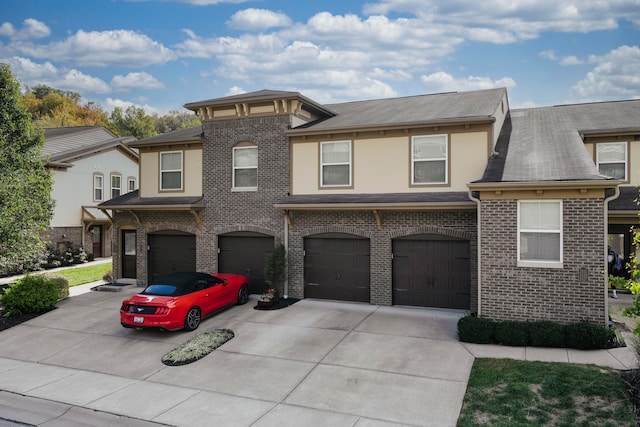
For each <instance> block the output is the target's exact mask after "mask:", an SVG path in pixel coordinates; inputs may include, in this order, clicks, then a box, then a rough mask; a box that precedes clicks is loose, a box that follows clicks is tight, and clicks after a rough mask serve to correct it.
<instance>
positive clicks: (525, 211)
mask: <svg viewBox="0 0 640 427" xmlns="http://www.w3.org/2000/svg"><path fill="white" fill-rule="evenodd" d="M518 265H519V266H521V267H554V268H561V267H562V201H560V200H521V201H519V202H518Z"/></svg>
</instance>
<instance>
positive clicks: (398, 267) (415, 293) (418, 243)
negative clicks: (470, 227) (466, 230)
mask: <svg viewBox="0 0 640 427" xmlns="http://www.w3.org/2000/svg"><path fill="white" fill-rule="evenodd" d="M393 302H394V304H397V305H415V306H425V307H444V308H457V309H469V304H470V244H469V242H468V241H467V240H461V239H460V240H457V239H448V238H446V237H444V236H443V237H441V238H437V237H433V236H431V237H429V238H422V239H416V240H412V239H407V238H405V239H396V240H394V241H393Z"/></svg>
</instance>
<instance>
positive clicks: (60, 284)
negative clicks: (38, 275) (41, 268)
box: [45, 274, 69, 301]
mask: <svg viewBox="0 0 640 427" xmlns="http://www.w3.org/2000/svg"><path fill="white" fill-rule="evenodd" d="M45 277H46V278H47V279H48V280H50V281H52V282H53V283H54V284H55V285H56V288H57V289H58V301H60V300H63V299H65V298H69V281H68V280H67V278H66V277H64V276H61V275H59V274H47V275H45Z"/></svg>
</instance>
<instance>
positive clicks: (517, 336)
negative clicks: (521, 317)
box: [493, 321, 529, 347]
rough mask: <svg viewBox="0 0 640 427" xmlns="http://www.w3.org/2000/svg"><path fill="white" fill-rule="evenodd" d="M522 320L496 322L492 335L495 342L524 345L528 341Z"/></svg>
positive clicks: (517, 345)
mask: <svg viewBox="0 0 640 427" xmlns="http://www.w3.org/2000/svg"><path fill="white" fill-rule="evenodd" d="M524 326H526V325H523V323H522V322H512V321H505V322H498V323H496V327H495V331H494V333H493V336H494V338H495V341H496V343H498V344H502V345H510V346H516V347H524V346H526V345H527V344H528V343H529V334H528V331H527V328H526V327H524Z"/></svg>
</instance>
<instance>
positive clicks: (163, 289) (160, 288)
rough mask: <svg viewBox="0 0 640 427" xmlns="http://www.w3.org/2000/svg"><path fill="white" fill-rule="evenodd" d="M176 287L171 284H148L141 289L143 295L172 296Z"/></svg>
mask: <svg viewBox="0 0 640 427" xmlns="http://www.w3.org/2000/svg"><path fill="white" fill-rule="evenodd" d="M176 289H177V288H176V287H175V286H173V285H149V286H147V288H146V289H145V290H144V291H142V294H143V295H159V296H172V295H174V294H175V293H176Z"/></svg>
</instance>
